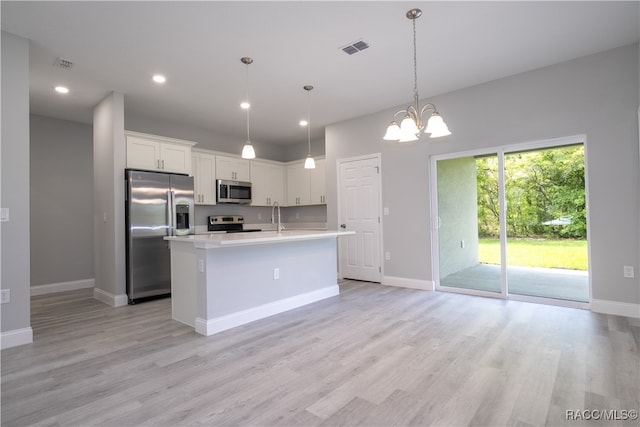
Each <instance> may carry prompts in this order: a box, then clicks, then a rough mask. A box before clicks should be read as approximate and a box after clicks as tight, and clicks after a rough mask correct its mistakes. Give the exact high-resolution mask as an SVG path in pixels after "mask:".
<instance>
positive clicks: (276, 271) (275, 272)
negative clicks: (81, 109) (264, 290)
mask: <svg viewBox="0 0 640 427" xmlns="http://www.w3.org/2000/svg"><path fill="white" fill-rule="evenodd" d="M279 278H280V269H279V268H274V269H273V280H278V279H279Z"/></svg>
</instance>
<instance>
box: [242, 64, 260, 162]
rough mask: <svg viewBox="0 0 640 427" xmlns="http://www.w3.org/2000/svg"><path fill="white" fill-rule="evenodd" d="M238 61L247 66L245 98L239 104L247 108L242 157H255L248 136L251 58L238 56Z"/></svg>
mask: <svg viewBox="0 0 640 427" xmlns="http://www.w3.org/2000/svg"><path fill="white" fill-rule="evenodd" d="M240 61H241V62H242V63H243V64H245V65H246V66H247V98H246V100H245V101H244V102H242V104H240V108H242V109H244V110H247V142H245V143H244V147H242V158H243V159H255V158H256V152H255V150H254V149H253V145H251V138H250V137H249V109H250V108H251V103H250V102H249V64H251V63H253V59H252V58H249V57H248V56H244V57H242V58H240Z"/></svg>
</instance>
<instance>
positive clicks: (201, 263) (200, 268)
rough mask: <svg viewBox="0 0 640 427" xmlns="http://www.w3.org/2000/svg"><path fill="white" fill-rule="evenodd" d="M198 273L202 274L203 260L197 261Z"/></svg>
mask: <svg viewBox="0 0 640 427" xmlns="http://www.w3.org/2000/svg"><path fill="white" fill-rule="evenodd" d="M198 271H199V272H200V273H204V260H203V259H199V260H198Z"/></svg>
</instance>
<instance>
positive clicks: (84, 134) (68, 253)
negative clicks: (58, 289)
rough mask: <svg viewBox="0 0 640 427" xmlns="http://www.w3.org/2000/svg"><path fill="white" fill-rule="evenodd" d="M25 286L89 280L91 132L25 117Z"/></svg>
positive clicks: (89, 128)
mask: <svg viewBox="0 0 640 427" xmlns="http://www.w3.org/2000/svg"><path fill="white" fill-rule="evenodd" d="M30 130H31V137H30V142H31V149H30V165H31V167H30V174H31V178H30V201H31V217H30V228H31V286H34V285H42V284H50V283H61V282H70V281H75V280H83V279H93V277H94V273H93V140H92V139H93V130H92V126H91V125H87V124H84V123H77V122H70V121H66V120H58V119H52V118H48V117H43V116H37V115H31V117H30Z"/></svg>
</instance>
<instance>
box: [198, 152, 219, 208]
mask: <svg viewBox="0 0 640 427" xmlns="http://www.w3.org/2000/svg"><path fill="white" fill-rule="evenodd" d="M198 169H199V170H200V194H201V195H202V201H201V204H203V205H215V204H216V156H214V155H212V154H200V155H199V165H198Z"/></svg>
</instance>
